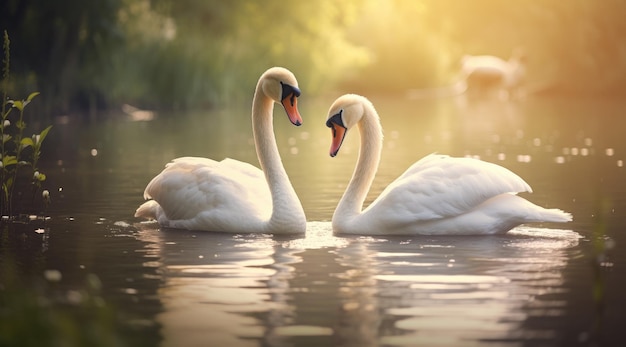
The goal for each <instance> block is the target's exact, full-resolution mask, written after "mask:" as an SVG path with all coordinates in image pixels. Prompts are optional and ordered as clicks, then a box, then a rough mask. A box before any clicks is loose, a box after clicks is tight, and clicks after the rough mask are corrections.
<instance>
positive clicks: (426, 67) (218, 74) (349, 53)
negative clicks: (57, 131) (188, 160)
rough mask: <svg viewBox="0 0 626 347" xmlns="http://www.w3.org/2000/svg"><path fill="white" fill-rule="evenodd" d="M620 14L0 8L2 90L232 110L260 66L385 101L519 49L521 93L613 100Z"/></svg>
mask: <svg viewBox="0 0 626 347" xmlns="http://www.w3.org/2000/svg"><path fill="white" fill-rule="evenodd" d="M625 11H626V2H624V1H622V0H606V1H560V0H546V1H541V2H538V1H517V2H510V1H501V0H474V1H457V0H414V1H403V0H394V1H391V0H346V1H335V0H319V1H308V2H307V1H297V2H290V3H286V2H285V1H284V0H233V1H221V0H98V1H77V0H58V1H49V0H19V1H18V0H8V1H4V2H0V23H3V25H6V27H7V29H8V31H9V32H10V33H11V35H12V37H13V38H14V39H15V41H16V45H17V46H14V47H18V49H17V50H16V51H17V52H18V54H17V55H16V56H14V61H15V64H14V66H13V69H14V70H15V71H14V75H16V76H18V77H19V78H16V79H15V80H13V81H12V82H11V83H8V84H7V85H6V86H5V87H6V88H5V90H9V91H10V92H11V94H12V95H23V94H26V93H27V92H28V91H31V90H39V91H41V92H42V94H43V95H45V97H42V98H41V101H40V102H38V103H37V105H38V106H37V107H43V108H44V109H45V110H46V111H47V113H61V112H62V113H68V112H71V111H75V110H78V111H85V110H95V109H98V108H107V107H109V108H111V107H118V106H119V105H121V104H123V103H130V104H137V105H139V106H142V107H151V108H198V107H205V106H211V105H215V104H217V103H228V102H233V101H240V100H241V99H242V98H249V95H250V87H249V86H250V85H251V84H252V85H253V84H254V82H255V80H256V78H258V75H259V73H260V72H262V71H264V70H265V69H266V68H267V67H269V66H272V65H283V66H285V67H287V68H290V69H291V70H293V71H294V72H295V73H296V74H297V76H298V78H299V81H300V83H301V84H302V86H301V87H302V89H303V91H304V92H305V93H306V94H307V95H313V94H315V93H323V92H326V91H328V90H332V89H333V88H335V87H336V86H337V85H341V83H344V84H343V86H344V87H349V88H351V89H352V88H357V87H359V88H361V87H366V88H367V89H368V90H371V91H372V92H380V91H392V92H397V91H402V90H405V89H406V88H416V87H425V86H432V85H437V84H439V85H441V84H444V83H447V82H449V81H450V80H451V79H452V78H453V76H454V75H455V73H457V72H458V69H459V60H460V58H461V57H462V56H463V55H464V54H490V55H496V56H500V57H502V58H505V59H506V58H508V57H509V56H510V55H511V53H512V51H513V50H514V49H516V48H519V47H521V48H523V49H524V50H525V52H526V53H527V57H528V65H529V66H528V77H529V80H533V79H534V80H541V79H545V80H546V83H549V84H551V85H554V86H558V87H559V88H564V89H567V90H569V91H572V92H595V93H599V92H605V91H620V90H624V89H626V39H625V38H626V25H624V21H623V20H622V14H623V13H624V12H625ZM5 59H6V60H8V55H7V54H6V51H5ZM346 82H349V83H346ZM39 105H41V106H39Z"/></svg>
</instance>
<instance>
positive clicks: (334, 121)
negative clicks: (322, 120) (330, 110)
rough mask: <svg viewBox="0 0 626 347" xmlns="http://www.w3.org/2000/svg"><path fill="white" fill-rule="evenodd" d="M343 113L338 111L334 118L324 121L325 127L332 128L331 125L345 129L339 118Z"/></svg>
mask: <svg viewBox="0 0 626 347" xmlns="http://www.w3.org/2000/svg"><path fill="white" fill-rule="evenodd" d="M342 113H343V110H339V112H338V113H336V114H335V115H334V116H332V117H330V118H328V120H327V121H326V126H327V127H329V128H332V126H333V123H335V124H337V125H339V126H340V127H342V128H345V127H346V126H345V125H343V118H342V117H341V114H342Z"/></svg>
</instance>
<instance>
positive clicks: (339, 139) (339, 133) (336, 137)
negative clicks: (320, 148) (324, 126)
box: [329, 122, 347, 157]
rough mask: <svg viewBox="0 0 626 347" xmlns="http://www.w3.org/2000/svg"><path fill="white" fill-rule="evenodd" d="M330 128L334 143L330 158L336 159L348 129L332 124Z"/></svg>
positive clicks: (331, 147) (331, 146)
mask: <svg viewBox="0 0 626 347" xmlns="http://www.w3.org/2000/svg"><path fill="white" fill-rule="evenodd" d="M329 127H330V129H331V130H332V132H333V142H332V143H331V145H330V156H331V157H335V156H336V155H337V152H339V148H341V144H342V143H343V139H344V137H345V136H346V130H347V129H346V128H344V127H342V126H341V125H339V124H336V123H332V122H331V123H330V124H329Z"/></svg>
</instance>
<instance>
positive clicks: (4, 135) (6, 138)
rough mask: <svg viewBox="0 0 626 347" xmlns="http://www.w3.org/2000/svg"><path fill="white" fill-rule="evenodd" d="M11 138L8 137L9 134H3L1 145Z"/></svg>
mask: <svg viewBox="0 0 626 347" xmlns="http://www.w3.org/2000/svg"><path fill="white" fill-rule="evenodd" d="M11 138H12V137H11V135H9V134H3V135H2V142H3V143H7V141H9V140H10V139H11Z"/></svg>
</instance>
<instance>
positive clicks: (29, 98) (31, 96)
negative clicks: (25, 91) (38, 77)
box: [26, 92, 39, 103]
mask: <svg viewBox="0 0 626 347" xmlns="http://www.w3.org/2000/svg"><path fill="white" fill-rule="evenodd" d="M37 95H39V92H33V93H30V95H29V96H28V98H26V103H29V102H30V101H31V100H33V98H34V97H36V96H37Z"/></svg>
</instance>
